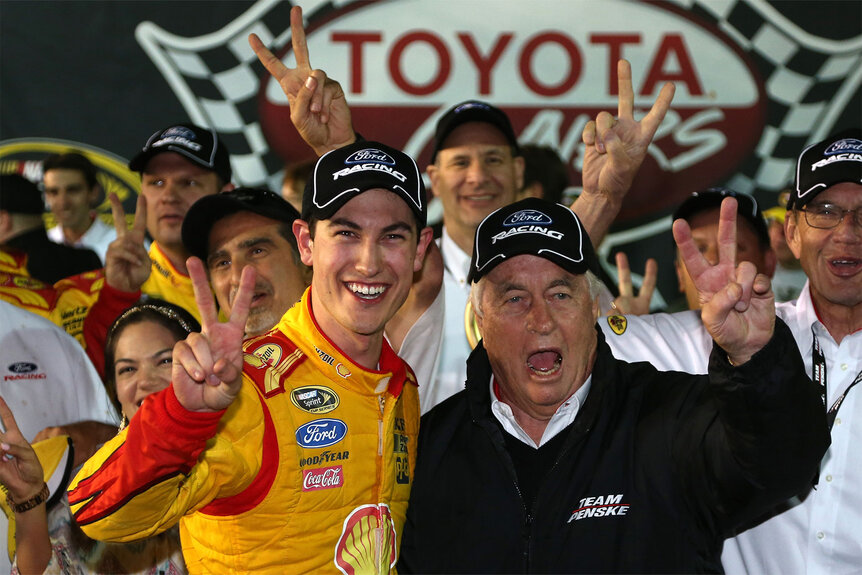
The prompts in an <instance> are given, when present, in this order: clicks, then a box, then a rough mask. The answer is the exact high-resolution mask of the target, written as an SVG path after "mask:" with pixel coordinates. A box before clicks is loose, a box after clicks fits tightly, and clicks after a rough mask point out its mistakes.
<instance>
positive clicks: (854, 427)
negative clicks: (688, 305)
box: [602, 129, 862, 574]
mask: <svg viewBox="0 0 862 575" xmlns="http://www.w3.org/2000/svg"><path fill="white" fill-rule="evenodd" d="M784 225H785V233H786V236H787V243H788V245H789V246H790V249H791V250H792V251H793V253H794V255H796V256H797V257H798V258H799V259H800V262H801V264H802V268H803V270H805V273H806V275H807V276H808V282H807V283H806V285H805V287H804V288H803V290H802V293H801V294H800V296H799V298H798V299H796V300H795V301H790V302H784V303H779V304H777V305H776V313H777V315H778V317H780V318H781V319H783V320H784V322H785V323H787V325H788V326H789V327H790V329H791V331H792V332H793V335H794V337H795V339H796V343H797V345H798V346H799V351H800V353H801V354H802V357H803V359H804V360H805V367H806V370H807V372H808V373H809V375H810V376H811V379H812V383H811V385H815V386H817V388H818V389H819V390H820V392H821V396H822V399H823V404H824V410H825V411H826V412H827V421H828V422H829V425H830V431H831V437H832V446H831V447H830V448H829V451H828V452H827V453H826V455H825V456H824V458H823V459H822V461H821V464H820V473H819V474H818V476H817V477H814V478H812V487H811V488H810V489H808V491H807V492H805V493H800V494H797V495H796V496H795V497H793V498H791V499H789V500H787V501H785V502H784V503H783V504H782V505H781V506H779V507H778V508H776V509H774V510H772V511H771V512H770V513H769V514H767V515H766V516H765V517H763V518H761V519H760V520H759V521H757V522H755V523H754V524H752V525H750V526H748V529H745V530H741V531H740V532H739V533H738V535H737V536H736V537H733V538H731V539H728V540H727V541H725V546H724V553H723V555H722V563H723V565H724V568H725V570H726V571H727V572H728V573H782V574H794V573H809V574H810V573H823V574H826V573H829V574H833V573H858V571H859V566H860V565H862V540H860V538H859V535H858V533H859V530H860V528H862V512H860V510H862V492H860V490H859V489H858V486H859V485H862V465H860V463H859V456H858V451H857V449H858V448H857V446H858V445H859V444H860V443H862V385H859V382H860V381H862V130H859V129H854V130H849V131H846V132H842V133H840V134H837V135H834V136H831V137H829V138H827V139H825V140H823V141H821V142H818V143H816V144H814V145H812V146H809V147H808V148H806V149H805V150H804V151H803V152H802V153H801V154H800V156H799V159H798V162H797V169H796V186H795V189H794V191H793V194H792V195H791V198H790V201H789V202H788V206H787V216H786V218H785V224H784ZM602 327H603V329H604V332H605V335H606V336H607V338H608V344H609V345H610V346H611V349H612V350H613V352H614V355H615V356H617V357H618V358H620V359H624V360H627V361H644V360H648V361H650V362H651V363H653V365H656V367H658V368H659V369H664V370H682V371H688V372H691V373H705V372H706V366H707V358H708V354H709V347H707V342H708V340H709V338H708V336H706V335H705V331H704V330H703V329H702V328H701V327H700V319H699V317H698V315H697V313H696V312H682V313H677V314H654V315H649V316H639V317H634V316H625V317H623V316H612V317H610V318H608V320H607V321H606V322H603V324H602Z"/></svg>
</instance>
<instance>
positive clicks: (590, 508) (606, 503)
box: [566, 493, 629, 523]
mask: <svg viewBox="0 0 862 575" xmlns="http://www.w3.org/2000/svg"><path fill="white" fill-rule="evenodd" d="M628 512H629V504H628V503H623V494H622V493H617V494H609V495H599V496H598V497H584V498H583V499H581V501H580V502H579V503H578V508H577V509H575V510H574V511H572V516H571V517H569V520H568V521H567V522H566V523H571V522H572V521H580V520H581V519H587V518H589V517H610V516H612V515H615V516H621V515H627V514H628Z"/></svg>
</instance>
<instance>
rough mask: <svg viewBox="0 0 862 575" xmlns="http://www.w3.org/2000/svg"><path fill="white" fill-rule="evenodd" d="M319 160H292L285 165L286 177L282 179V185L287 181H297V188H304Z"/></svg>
mask: <svg viewBox="0 0 862 575" xmlns="http://www.w3.org/2000/svg"><path fill="white" fill-rule="evenodd" d="M316 163H317V160H316V159H315V160H303V161H300V162H291V163H289V164H286V165H285V166H284V177H283V178H282V179H281V185H282V186H283V185H284V184H285V182H288V181H292V182H296V183H297V186H296V187H297V188H299V189H301V190H304V189H305V183H306V182H307V181H308V179H309V178H310V177H311V172H313V171H314V165H315V164H316Z"/></svg>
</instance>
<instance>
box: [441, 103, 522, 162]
mask: <svg viewBox="0 0 862 575" xmlns="http://www.w3.org/2000/svg"><path fill="white" fill-rule="evenodd" d="M467 122H484V123H486V124H491V125H492V126H494V127H495V128H497V129H498V130H500V132H502V133H503V136H505V137H506V140H507V141H508V142H509V145H510V146H512V149H513V153H514V155H515V156H520V155H521V148H520V147H519V146H518V138H516V137H515V131H514V130H513V129H512V123H511V122H510V121H509V116H507V115H506V113H505V112H504V111H503V110H501V109H500V108H497V107H496V106H492V105H491V104H488V103H487V102H480V101H478V100H467V101H466V102H461V103H460V104H458V105H457V106H453V107H452V108H450V109H449V111H448V112H446V113H445V114H443V117H442V118H440V120H439V121H438V122H437V129H436V131H435V132H434V147H433V148H431V163H432V164H433V163H434V161H435V160H436V159H437V152H439V151H440V150H441V149H442V148H443V142H444V141H445V140H446V138H448V137H449V134H451V133H452V132H453V130H455V128H457V127H458V126H460V125H461V124H466V123H467Z"/></svg>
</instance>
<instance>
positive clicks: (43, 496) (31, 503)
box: [6, 482, 51, 513]
mask: <svg viewBox="0 0 862 575" xmlns="http://www.w3.org/2000/svg"><path fill="white" fill-rule="evenodd" d="M50 494H51V492H50V490H49V489H48V484H47V483H44V482H43V483H42V490H41V491H39V493H37V494H36V495H34V496H33V497H31V498H30V499H28V500H27V501H22V502H21V503H15V502H14V501H12V495H11V494H9V493H7V494H6V503H8V504H9V507H11V508H12V511H14V512H15V513H24V512H25V511H30V510H31V509H33V508H34V507H36V506H38V505H41V504H42V503H45V502H46V501H48V495H50Z"/></svg>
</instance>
